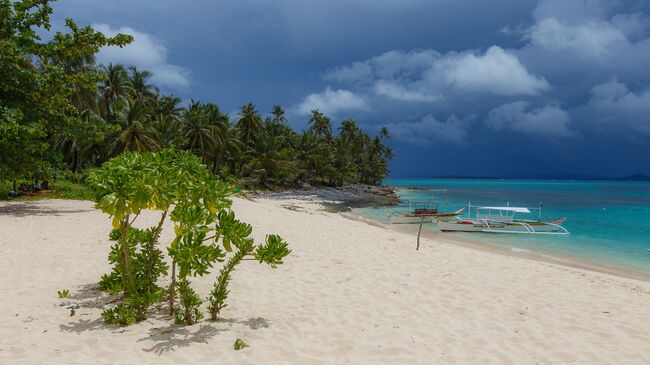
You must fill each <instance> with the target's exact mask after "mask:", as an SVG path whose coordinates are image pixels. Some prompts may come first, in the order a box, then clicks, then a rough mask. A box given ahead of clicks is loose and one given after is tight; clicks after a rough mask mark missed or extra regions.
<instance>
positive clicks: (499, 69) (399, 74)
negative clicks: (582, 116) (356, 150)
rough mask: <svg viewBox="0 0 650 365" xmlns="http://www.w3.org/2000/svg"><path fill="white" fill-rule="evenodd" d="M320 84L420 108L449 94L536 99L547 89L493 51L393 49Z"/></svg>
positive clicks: (510, 59)
mask: <svg viewBox="0 0 650 365" xmlns="http://www.w3.org/2000/svg"><path fill="white" fill-rule="evenodd" d="M324 79H325V80H326V81H332V80H335V81H338V82H348V83H353V84H355V85H356V86H357V87H358V86H359V85H365V86H364V87H365V89H364V90H362V91H363V92H364V93H368V94H372V93H373V92H374V94H375V95H379V96H382V97H387V98H389V99H392V100H396V101H401V102H420V103H431V102H436V101H440V100H443V99H447V98H448V97H451V96H452V94H456V95H459V94H461V95H462V94H467V93H475V94H492V95H506V96H507V95H537V94H539V93H540V92H542V91H544V90H546V89H548V88H549V84H548V82H547V81H546V80H544V79H543V78H542V77H539V76H535V75H532V74H531V73H529V72H528V70H526V67H525V66H524V65H523V64H522V63H521V62H520V61H519V60H518V59H517V56H515V55H513V54H511V53H509V52H507V51H505V50H503V49H502V48H500V47H498V46H492V47H490V48H489V49H488V50H487V51H486V52H485V53H483V54H481V53H476V52H471V51H467V52H462V53H457V52H450V53H447V54H445V55H441V54H440V53H438V52H436V51H434V50H413V51H410V52H404V51H399V50H394V51H389V52H386V53H384V54H381V55H379V56H376V57H372V58H370V59H368V60H365V61H361V62H354V63H352V64H350V65H348V66H343V67H339V68H335V69H332V70H330V71H328V72H327V73H326V74H325V75H324Z"/></svg>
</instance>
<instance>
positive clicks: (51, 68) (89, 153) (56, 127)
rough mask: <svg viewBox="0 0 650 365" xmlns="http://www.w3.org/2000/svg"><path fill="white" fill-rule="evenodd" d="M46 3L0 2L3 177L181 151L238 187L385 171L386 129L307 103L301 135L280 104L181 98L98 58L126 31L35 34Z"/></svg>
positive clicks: (347, 179)
mask: <svg viewBox="0 0 650 365" xmlns="http://www.w3.org/2000/svg"><path fill="white" fill-rule="evenodd" d="M48 3H49V2H48V1H44V2H38V4H37V5H34V4H35V3H33V2H25V1H22V2H15V3H12V2H9V1H6V0H0V14H2V15H3V20H2V21H0V37H2V38H1V40H0V76H1V77H0V93H2V98H1V99H0V123H2V126H1V127H0V153H2V157H0V179H5V180H7V179H16V178H32V179H38V178H44V177H47V175H48V174H50V173H51V170H52V169H68V170H70V171H72V172H75V173H78V172H81V171H83V170H84V169H85V168H88V167H98V166H101V165H102V163H104V162H105V161H107V160H108V159H110V158H112V157H115V156H117V155H119V154H121V153H123V152H126V151H159V150H162V149H165V148H174V149H180V150H189V151H191V152H193V153H194V154H196V155H197V156H199V157H200V158H201V159H202V161H203V163H204V164H205V165H207V166H208V168H210V169H211V170H212V172H213V173H214V174H217V175H219V176H221V177H224V178H233V179H236V180H238V181H240V182H242V183H244V184H260V185H270V184H272V185H284V184H288V183H303V182H307V183H310V184H326V185H332V186H340V185H344V184H348V183H355V182H361V183H367V184H377V183H379V182H381V180H382V179H383V178H384V177H385V176H386V175H387V173H388V166H387V163H388V161H389V160H390V159H391V158H392V155H393V153H392V150H391V149H390V147H388V146H387V145H386V141H387V140H388V139H389V137H390V136H389V133H388V130H387V129H386V128H382V129H381V130H380V133H379V134H378V135H377V136H370V135H368V134H367V133H365V132H364V131H362V130H361V129H360V128H359V126H358V125H357V124H356V122H355V121H353V120H344V121H342V122H341V123H340V125H338V126H335V125H333V123H332V121H331V119H330V118H329V117H328V116H326V115H324V114H323V113H321V112H320V111H318V110H314V111H312V113H311V116H310V117H309V119H308V126H309V127H308V129H306V130H305V131H302V132H297V131H294V130H293V129H291V128H290V127H289V126H288V125H287V120H286V117H285V112H284V110H283V109H282V107H281V106H279V105H275V106H274V107H273V108H272V110H271V111H269V113H268V115H262V114H261V113H260V111H258V110H257V109H256V107H255V105H253V104H250V103H249V104H246V105H244V106H242V107H241V109H240V111H239V112H238V113H237V114H236V115H233V116H229V115H228V114H226V113H223V112H222V111H221V110H220V109H219V107H218V106H217V105H215V104H212V103H201V102H199V101H191V102H190V103H189V105H186V106H183V105H182V101H181V100H180V99H179V98H177V97H174V96H172V95H165V94H163V93H161V92H160V90H159V88H158V87H157V86H156V85H154V84H152V83H151V77H152V74H151V73H150V72H148V71H144V70H139V69H137V68H135V67H125V66H123V65H113V64H109V65H106V66H105V65H96V64H95V62H94V55H95V53H96V52H97V51H98V50H99V48H101V47H103V46H110V45H113V46H124V45H126V44H128V43H129V42H130V41H131V40H132V38H131V37H130V36H127V35H121V34H120V35H117V36H116V37H112V38H107V37H104V36H103V35H102V34H101V33H98V32H96V31H94V30H93V29H92V28H91V27H85V28H79V27H78V26H77V25H76V24H74V23H73V22H72V21H70V20H68V23H67V24H68V28H69V30H70V31H69V32H68V33H66V34H62V33H57V34H56V35H55V36H54V38H53V39H52V40H50V41H48V42H42V41H40V39H39V38H38V36H37V33H36V32H33V30H34V29H35V28H38V27H45V28H49V14H50V12H51V9H50V8H49V5H48Z"/></svg>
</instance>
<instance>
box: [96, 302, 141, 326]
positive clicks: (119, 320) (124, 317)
mask: <svg viewBox="0 0 650 365" xmlns="http://www.w3.org/2000/svg"><path fill="white" fill-rule="evenodd" d="M102 318H103V319H104V322H106V323H108V324H115V325H119V326H130V325H132V324H133V323H135V320H136V318H137V314H136V311H135V310H134V309H133V307H132V306H130V305H128V304H119V305H117V306H116V307H114V308H109V309H105V310H104V311H103V312H102Z"/></svg>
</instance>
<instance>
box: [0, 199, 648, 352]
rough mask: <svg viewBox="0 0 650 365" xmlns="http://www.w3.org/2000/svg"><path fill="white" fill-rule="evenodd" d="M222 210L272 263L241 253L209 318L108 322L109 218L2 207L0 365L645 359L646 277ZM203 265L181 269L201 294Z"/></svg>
mask: <svg viewBox="0 0 650 365" xmlns="http://www.w3.org/2000/svg"><path fill="white" fill-rule="evenodd" d="M287 208H290V209H287ZM234 209H235V211H236V213H237V214H238V216H239V217H240V218H242V219H243V220H244V221H247V222H249V223H251V224H252V225H253V227H254V229H255V230H254V236H255V237H256V238H257V239H263V238H264V235H265V234H267V233H277V234H280V235H282V236H283V238H285V240H286V241H287V242H288V243H289V245H290V248H291V249H292V251H293V252H292V254H291V255H290V256H289V257H287V259H286V260H285V264H284V265H282V266H280V267H278V268H277V269H271V268H269V267H268V266H266V265H260V264H257V263H256V262H254V261H247V262H244V263H242V265H241V266H240V267H239V268H238V269H237V270H236V271H235V273H234V277H233V281H232V284H231V293H230V297H229V300H228V303H229V306H228V307H226V308H225V309H224V311H223V313H222V315H223V317H224V318H223V319H222V320H220V321H218V322H216V323H213V322H210V321H207V320H202V321H201V322H199V323H197V324H195V325H193V326H189V327H183V326H176V325H173V324H172V321H171V320H170V319H169V318H168V317H167V316H166V315H165V314H164V313H165V309H166V308H164V307H163V308H162V309H163V310H162V311H161V312H160V314H155V315H152V316H151V318H149V319H148V320H146V321H144V322H141V323H138V324H135V325H133V326H130V327H117V326H110V325H105V324H103V322H102V320H101V317H100V312H101V308H102V307H103V306H104V305H106V304H107V303H108V302H111V301H113V300H115V298H111V297H109V296H107V295H104V294H102V293H100V292H97V291H96V290H95V289H94V287H95V286H96V284H97V282H98V280H99V278H100V276H101V275H102V274H104V273H106V272H108V271H109V264H108V262H107V260H106V256H107V253H108V250H109V246H110V242H109V241H108V238H107V234H108V231H109V228H110V219H109V218H108V217H107V216H106V215H104V214H103V213H101V212H99V211H97V210H95V209H93V208H92V203H90V202H87V201H72V200H43V201H36V202H15V203H3V204H2V205H0V257H2V264H1V265H0V278H2V280H1V281H0V288H1V290H2V295H1V297H0V364H90V363H93V364H109V363H110V364H148V363H158V364H167V363H169V364H186V363H194V364H202V363H219V364H650V330H649V329H650V310H649V308H648V304H649V303H650V283H648V282H643V281H637V280H633V279H626V278H621V277H616V276H611V275H608V274H602V273H596V272H590V271H585V270H581V269H576V268H570V267H564V266H559V265H555V264H551V263H544V262H538V261H533V260H527V259H523V258H518V257H510V256H504V255H500V254H496V253H490V252H485V251H480V250H475V249H471V248H467V247H462V246H458V245H453V244H450V243H446V242H436V241H432V240H430V239H424V240H423V241H422V245H421V248H420V250H419V251H415V249H414V240H415V238H414V237H413V236H412V235H408V234H404V233H399V232H394V231H390V230H387V229H385V228H381V227H377V226H373V225H369V224H366V223H363V222H359V221H353V220H350V219H347V218H345V217H343V216H342V215H341V214H337V213H327V212H325V211H322V210H320V209H319V206H318V205H317V204H305V203H304V202H291V201H286V200H257V201H249V200H245V199H239V198H238V199H235V200H234ZM144 218H145V219H144V220H143V222H140V223H141V224H142V223H147V224H148V225H154V219H153V218H154V217H153V216H151V217H147V216H145V217H144ZM171 235H172V229H171V227H170V226H168V227H166V228H165V230H164V231H163V237H162V242H169V241H170V237H171ZM215 275H216V270H215V273H213V274H212V275H209V276H207V277H204V278H197V279H195V280H194V281H193V283H194V284H195V286H196V288H197V289H198V291H199V294H200V295H201V296H202V297H205V296H206V295H207V294H208V292H209V291H210V289H211V286H212V283H213V281H214V278H215ZM61 289H69V290H70V297H69V298H67V299H59V298H58V297H57V290H61ZM76 305H78V306H79V308H78V309H76V310H75V314H74V316H71V315H70V309H67V307H70V306H76ZM237 338H241V339H244V340H245V341H246V342H248V343H249V344H250V347H249V348H246V349H243V350H241V351H234V350H233V342H234V341H235V339H237Z"/></svg>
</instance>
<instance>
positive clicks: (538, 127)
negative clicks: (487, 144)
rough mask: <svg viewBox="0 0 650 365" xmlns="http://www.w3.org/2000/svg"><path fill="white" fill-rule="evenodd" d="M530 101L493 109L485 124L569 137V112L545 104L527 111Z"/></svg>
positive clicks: (499, 127)
mask: <svg viewBox="0 0 650 365" xmlns="http://www.w3.org/2000/svg"><path fill="white" fill-rule="evenodd" d="M529 105H530V103H528V102H525V101H516V102H513V103H509V104H505V105H502V106H500V107H498V108H495V109H493V110H492V111H491V112H490V114H489V116H488V119H487V124H488V125H489V126H490V127H492V129H494V130H497V131H498V130H502V129H510V130H513V131H517V132H520V133H524V134H529V135H538V136H546V137H569V136H570V135H571V134H572V133H571V132H570V131H569V129H568V124H569V121H570V118H569V114H568V113H567V112H565V111H564V110H562V109H560V108H559V107H557V106H553V105H547V106H544V107H541V108H537V109H533V110H530V111H527V110H526V109H527V108H528V106H529Z"/></svg>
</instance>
